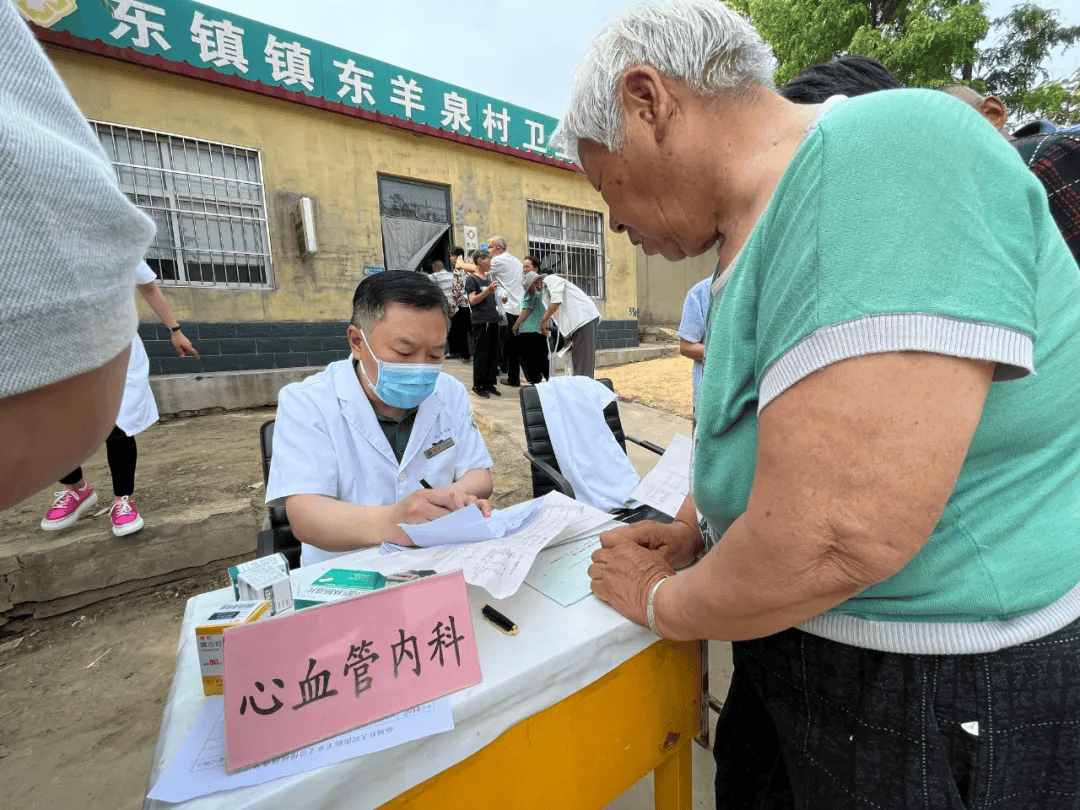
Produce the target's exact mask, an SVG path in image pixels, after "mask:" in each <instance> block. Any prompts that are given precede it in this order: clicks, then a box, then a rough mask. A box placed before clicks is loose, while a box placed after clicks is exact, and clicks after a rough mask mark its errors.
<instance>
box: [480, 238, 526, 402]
mask: <svg viewBox="0 0 1080 810" xmlns="http://www.w3.org/2000/svg"><path fill="white" fill-rule="evenodd" d="M487 246H488V252H489V253H490V254H491V270H489V271H488V275H489V276H490V277H491V279H492V280H493V281H495V282H497V283H498V285H499V289H498V295H499V301H500V302H501V303H502V311H503V320H504V321H505V324H504V325H503V327H502V328H501V329H500V330H499V331H500V335H501V338H502V339H501V340H500V342H499V354H500V355H501V357H500V360H501V362H500V363H499V365H500V366H501V365H505V366H506V384H507V385H509V386H511V387H512V388H517V387H518V386H520V385H521V351H520V347H519V344H518V338H517V335H516V334H515V333H514V332H513V331H512V329H513V326H514V323H516V322H517V319H518V315H520V314H521V276H522V264H521V259H519V258H518V257H517V256H514V255H513V254H511V253H509V252H508V251H507V250H506V238H505V237H502V236H489V237H488V240H487Z"/></svg>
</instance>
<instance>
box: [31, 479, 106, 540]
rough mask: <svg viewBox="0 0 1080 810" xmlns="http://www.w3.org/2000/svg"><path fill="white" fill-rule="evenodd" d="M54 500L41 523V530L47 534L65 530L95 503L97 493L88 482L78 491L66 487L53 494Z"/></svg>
mask: <svg viewBox="0 0 1080 810" xmlns="http://www.w3.org/2000/svg"><path fill="white" fill-rule="evenodd" d="M55 495H56V500H55V501H53V505H52V506H50V507H49V511H48V512H46V513H45V519H44V520H42V521H41V528H43V529H44V530H45V531H47V532H55V531H56V530H57V529H66V528H67V527H68V526H70V525H72V524H73V523H74V522H75V521H76V520H78V519H79V517H80V516H81V515H82V513H83V512H85V511H86V510H87V509H89V508H90V507H91V506H93V505H94V504H96V503H97V493H96V492H94V487H93V486H92V485H91V484H90V482H89V481H87V482H85V483H84V484H83V485H82V486H81V487H80V488H79V489H72V488H71V487H68V488H66V489H63V490H61V491H60V492H57V493H55Z"/></svg>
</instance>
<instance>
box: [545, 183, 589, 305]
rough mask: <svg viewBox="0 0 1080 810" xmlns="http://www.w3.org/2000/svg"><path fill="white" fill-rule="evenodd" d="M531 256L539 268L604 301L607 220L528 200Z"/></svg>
mask: <svg viewBox="0 0 1080 810" xmlns="http://www.w3.org/2000/svg"><path fill="white" fill-rule="evenodd" d="M527 202H528V213H527V218H528V219H527V228H528V238H529V253H530V254H532V255H533V256H536V258H538V259H539V260H540V267H541V268H542V269H544V270H551V272H553V273H557V274H558V275H560V276H562V277H563V278H565V279H566V280H567V281H572V282H573V283H574V284H576V285H577V286H578V287H580V288H581V289H582V290H583V291H584V292H585V293H586V294H588V295H590V296H592V297H593V298H603V297H604V217H603V215H601V214H599V213H598V212H596V211H586V210H584V209H581V208H568V207H567V206H565V205H555V204H554V203H546V202H539V201H537V200H528V201H527Z"/></svg>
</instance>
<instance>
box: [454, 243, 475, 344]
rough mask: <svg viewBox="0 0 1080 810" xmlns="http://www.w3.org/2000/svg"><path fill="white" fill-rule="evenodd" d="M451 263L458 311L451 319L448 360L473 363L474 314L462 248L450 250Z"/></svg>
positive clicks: (455, 302) (467, 271)
mask: <svg viewBox="0 0 1080 810" xmlns="http://www.w3.org/2000/svg"><path fill="white" fill-rule="evenodd" d="M450 257H451V258H450V261H451V263H452V265H453V268H454V290H453V292H454V306H455V307H457V310H456V311H455V312H454V315H453V317H451V318H450V354H449V355H448V359H449V358H451V357H456V358H458V359H459V360H461V362H462V363H471V362H472V335H471V334H470V330H471V329H472V313H471V312H470V310H469V296H468V295H467V294H466V293H465V279H466V278H467V277H468V275H469V272H470V271H469V269H468V267H467V262H466V261H465V251H464V250H463V249H462V248H459V247H454V248H450Z"/></svg>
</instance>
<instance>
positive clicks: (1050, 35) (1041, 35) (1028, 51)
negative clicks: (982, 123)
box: [979, 2, 1080, 118]
mask: <svg viewBox="0 0 1080 810" xmlns="http://www.w3.org/2000/svg"><path fill="white" fill-rule="evenodd" d="M991 26H992V29H993V30H994V31H995V32H997V33H998V34H999V39H998V43H997V45H995V46H994V47H987V48H984V49H983V50H982V51H981V52H980V54H979V75H980V78H982V80H983V81H984V82H985V83H986V90H987V92H989V93H992V94H993V95H995V96H998V97H999V98H1001V99H1002V100H1003V101H1004V102H1005V104H1006V105H1007V106H1008V107H1009V109H1011V110H1015V111H1016V112H1018V113H1019V112H1027V113H1031V114H1033V115H1038V116H1040V117H1041V116H1047V117H1058V118H1060V117H1062V116H1067V115H1068V107H1069V104H1070V100H1071V104H1072V107H1073V108H1074V109H1075V107H1076V104H1077V102H1076V99H1075V97H1073V96H1071V95H1070V94H1069V93H1068V92H1067V91H1066V90H1065V89H1064V88H1062V87H1061V86H1060V85H1056V84H1052V85H1044V86H1043V87H1039V88H1037V89H1036V88H1035V85H1037V84H1039V83H1040V82H1045V81H1046V79H1047V78H1049V77H1048V75H1047V73H1046V70H1045V69H1044V68H1043V67H1042V64H1043V62H1045V61H1046V58H1047V57H1048V56H1049V55H1050V52H1051V51H1054V50H1057V49H1058V48H1068V47H1069V46H1071V45H1073V44H1074V43H1075V42H1077V40H1080V26H1073V27H1063V26H1062V25H1061V23H1060V19H1059V17H1058V14H1057V12H1056V11H1053V10H1050V9H1044V8H1041V7H1039V6H1038V5H1036V4H1035V3H1032V2H1025V3H1021V4H1019V5H1017V6H1015V7H1014V8H1013V9H1012V11H1010V12H1009V13H1008V14H1006V15H1005V16H1004V17H999V18H998V19H996V20H994V21H993V23H992V24H991Z"/></svg>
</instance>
